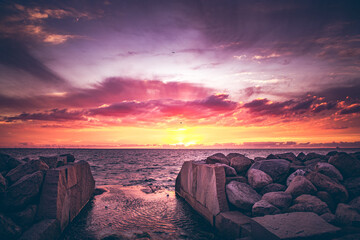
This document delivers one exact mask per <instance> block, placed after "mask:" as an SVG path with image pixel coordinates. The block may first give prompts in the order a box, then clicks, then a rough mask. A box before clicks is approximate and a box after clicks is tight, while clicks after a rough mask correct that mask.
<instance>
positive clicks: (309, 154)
mask: <svg viewBox="0 0 360 240" xmlns="http://www.w3.org/2000/svg"><path fill="white" fill-rule="evenodd" d="M315 158H320V159H322V160H325V161H327V160H328V157H327V156H324V155H321V154H318V153H314V152H312V153H308V154H307V155H306V157H305V159H304V160H305V161H309V160H312V159H315Z"/></svg>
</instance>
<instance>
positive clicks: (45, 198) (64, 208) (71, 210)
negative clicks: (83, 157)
mask: <svg viewBox="0 0 360 240" xmlns="http://www.w3.org/2000/svg"><path fill="white" fill-rule="evenodd" d="M94 189H95V182H94V178H93V176H92V174H91V171H90V166H89V164H88V163H87V162H85V161H79V162H76V163H74V164H72V165H66V166H63V167H59V168H56V169H50V170H48V171H47V172H46V176H45V180H44V184H43V190H42V192H41V196H40V204H39V210H38V215H37V219H57V220H58V221H59V224H60V229H61V231H62V230H64V228H65V227H66V226H67V225H68V224H69V223H70V222H71V221H72V220H73V219H74V218H75V217H76V215H77V214H78V213H79V212H80V211H81V209H82V208H83V207H84V206H85V204H86V203H87V202H88V201H89V199H90V198H91V196H92V194H93V192H94Z"/></svg>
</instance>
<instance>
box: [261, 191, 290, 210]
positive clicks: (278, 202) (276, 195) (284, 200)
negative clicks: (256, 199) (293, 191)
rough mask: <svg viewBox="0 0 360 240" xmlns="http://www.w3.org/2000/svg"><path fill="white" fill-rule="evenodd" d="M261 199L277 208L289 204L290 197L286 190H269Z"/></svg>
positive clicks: (284, 207) (283, 207) (285, 206)
mask: <svg viewBox="0 0 360 240" xmlns="http://www.w3.org/2000/svg"><path fill="white" fill-rule="evenodd" d="M261 200H265V201H267V202H268V203H270V204H272V205H274V206H275V207H277V208H279V209H286V208H288V207H289V206H290V204H291V202H292V197H291V195H290V194H289V193H286V192H269V193H265V194H264V195H263V196H262V198H261Z"/></svg>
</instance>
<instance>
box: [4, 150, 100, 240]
mask: <svg viewBox="0 0 360 240" xmlns="http://www.w3.org/2000/svg"><path fill="white" fill-rule="evenodd" d="M74 161H75V158H74V157H73V156H72V155H70V154H65V155H61V156H52V157H39V159H36V160H30V159H24V161H22V160H16V159H13V158H11V157H10V156H8V155H5V154H0V171H1V174H0V180H2V187H1V188H0V202H1V205H0V206H1V210H0V222H1V224H0V236H2V239H3V238H4V239H19V238H20V239H34V240H35V239H38V240H40V239H56V238H58V237H59V236H60V234H61V232H62V231H63V230H64V229H65V228H66V226H67V225H68V224H69V223H70V222H71V221H72V220H73V219H74V218H75V217H76V216H77V214H78V213H79V212H80V211H81V209H82V208H83V207H84V206H85V204H86V203H87V202H88V201H89V199H90V198H91V196H92V195H93V192H94V188H95V182H94V178H93V176H92V174H91V171H90V166H89V164H88V163H87V162H85V161H79V162H74ZM3 176H5V177H3Z"/></svg>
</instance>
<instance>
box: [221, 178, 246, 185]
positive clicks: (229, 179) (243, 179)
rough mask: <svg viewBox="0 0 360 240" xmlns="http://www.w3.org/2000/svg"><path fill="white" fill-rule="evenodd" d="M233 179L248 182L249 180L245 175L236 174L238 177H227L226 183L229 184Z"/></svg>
mask: <svg viewBox="0 0 360 240" xmlns="http://www.w3.org/2000/svg"><path fill="white" fill-rule="evenodd" d="M231 181H237V182H242V183H248V180H247V179H246V177H244V176H236V177H226V184H228V183H229V182H231Z"/></svg>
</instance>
